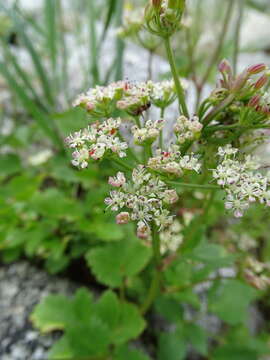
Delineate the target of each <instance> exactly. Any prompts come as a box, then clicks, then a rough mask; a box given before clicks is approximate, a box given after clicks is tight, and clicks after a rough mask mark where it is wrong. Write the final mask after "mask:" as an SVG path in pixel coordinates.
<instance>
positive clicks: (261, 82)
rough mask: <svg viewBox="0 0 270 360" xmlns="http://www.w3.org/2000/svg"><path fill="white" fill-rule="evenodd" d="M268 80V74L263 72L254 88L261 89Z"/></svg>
mask: <svg viewBox="0 0 270 360" xmlns="http://www.w3.org/2000/svg"><path fill="white" fill-rule="evenodd" d="M267 82H268V76H267V75H266V74H263V75H262V76H261V77H260V78H259V79H258V80H257V81H256V82H255V84H254V88H255V89H257V90H259V89H261V88H262V87H264V85H266V84H267Z"/></svg>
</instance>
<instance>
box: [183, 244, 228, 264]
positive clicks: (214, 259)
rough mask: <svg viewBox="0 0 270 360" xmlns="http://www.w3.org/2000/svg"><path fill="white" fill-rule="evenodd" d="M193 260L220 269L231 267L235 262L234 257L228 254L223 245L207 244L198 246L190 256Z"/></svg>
mask: <svg viewBox="0 0 270 360" xmlns="http://www.w3.org/2000/svg"><path fill="white" fill-rule="evenodd" d="M190 257H191V258H192V259H194V260H197V261H200V262H204V263H207V264H213V265H217V266H218V267H222V266H229V265H231V264H232V262H233V261H234V260H235V257H234V256H230V255H228V254H227V252H226V250H225V249H224V247H223V246H221V245H216V244H208V243H206V242H203V243H201V244H200V245H199V246H197V247H196V248H195V249H194V250H193V251H192V254H191V256H190Z"/></svg>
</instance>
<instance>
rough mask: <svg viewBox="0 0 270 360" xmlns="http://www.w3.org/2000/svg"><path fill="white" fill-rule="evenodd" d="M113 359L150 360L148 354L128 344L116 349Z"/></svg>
mask: <svg viewBox="0 0 270 360" xmlns="http://www.w3.org/2000/svg"><path fill="white" fill-rule="evenodd" d="M113 360H150V359H149V357H148V356H146V355H145V354H143V353H142V352H141V351H139V350H135V349H130V348H128V346H127V345H124V346H121V347H119V348H117V349H116V350H115V353H114V356H113Z"/></svg>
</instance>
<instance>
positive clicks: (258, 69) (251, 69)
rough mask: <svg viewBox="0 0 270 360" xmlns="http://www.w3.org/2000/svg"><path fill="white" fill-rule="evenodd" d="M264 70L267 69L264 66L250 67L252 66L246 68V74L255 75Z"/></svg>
mask: <svg viewBox="0 0 270 360" xmlns="http://www.w3.org/2000/svg"><path fill="white" fill-rule="evenodd" d="M266 69H267V67H266V65H265V64H256V65H252V66H250V67H248V68H247V72H248V74H249V75H256V74H259V73H260V72H262V71H264V70H266Z"/></svg>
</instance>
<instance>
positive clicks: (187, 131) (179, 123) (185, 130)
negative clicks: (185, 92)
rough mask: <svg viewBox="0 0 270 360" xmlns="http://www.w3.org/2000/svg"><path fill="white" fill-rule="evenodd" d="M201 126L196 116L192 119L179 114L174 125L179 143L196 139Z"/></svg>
mask: <svg viewBox="0 0 270 360" xmlns="http://www.w3.org/2000/svg"><path fill="white" fill-rule="evenodd" d="M202 127H203V126H202V123H200V121H199V118H198V117H197V116H194V117H193V118H192V119H187V118H186V117H185V116H180V117H179V118H178V119H177V120H176V124H175V125H174V132H175V134H176V137H177V141H178V142H179V143H180V144H183V143H184V142H185V141H186V140H194V139H196V138H197V137H198V136H199V134H200V132H201V130H202Z"/></svg>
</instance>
